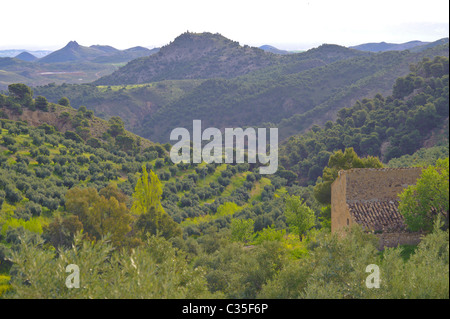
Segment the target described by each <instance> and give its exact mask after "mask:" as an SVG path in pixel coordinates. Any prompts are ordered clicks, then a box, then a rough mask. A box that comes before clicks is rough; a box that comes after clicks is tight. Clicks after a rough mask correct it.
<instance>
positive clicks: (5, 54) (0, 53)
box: [0, 49, 52, 58]
mask: <svg viewBox="0 0 450 319" xmlns="http://www.w3.org/2000/svg"><path fill="white" fill-rule="evenodd" d="M22 52H28V53H30V54H32V55H34V56H35V57H37V58H42V57H44V56H46V55H47V54H50V53H52V51H49V50H34V51H33V50H25V49H9V50H0V58H12V57H15V56H17V55H19V54H20V53H22Z"/></svg>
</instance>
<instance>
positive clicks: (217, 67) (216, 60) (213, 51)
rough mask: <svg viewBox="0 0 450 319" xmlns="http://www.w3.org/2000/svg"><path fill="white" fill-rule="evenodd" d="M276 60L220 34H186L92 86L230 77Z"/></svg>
mask: <svg viewBox="0 0 450 319" xmlns="http://www.w3.org/2000/svg"><path fill="white" fill-rule="evenodd" d="M278 57H279V56H278V55H275V54H272V53H268V52H265V51H263V50H261V49H259V48H253V47H249V46H240V45H239V43H238V42H235V41H231V40H229V39H227V38H225V37H223V36H222V35H220V34H212V33H200V34H197V33H189V32H187V33H184V34H182V35H180V36H178V37H177V38H176V39H175V40H174V41H173V42H172V43H170V44H168V45H166V46H164V47H162V48H161V49H160V50H159V52H158V53H157V54H154V55H151V56H149V57H144V58H141V59H136V60H133V61H131V62H130V63H128V64H127V65H126V66H124V67H122V68H120V69H119V70H117V71H116V72H114V73H113V74H111V75H109V76H106V77H103V78H101V79H99V80H97V81H96V82H95V84H99V85H119V84H140V83H148V82H155V81H162V80H181V79H207V78H217V77H222V78H232V77H236V76H239V75H243V74H247V73H249V72H251V71H254V70H257V69H261V68H264V67H267V66H270V65H274V64H276V63H277V62H278Z"/></svg>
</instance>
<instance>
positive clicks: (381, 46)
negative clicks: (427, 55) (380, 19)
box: [350, 41, 429, 52]
mask: <svg viewBox="0 0 450 319" xmlns="http://www.w3.org/2000/svg"><path fill="white" fill-rule="evenodd" d="M426 44H429V42H422V41H410V42H406V43H400V44H397V43H386V42H379V43H364V44H360V45H356V46H351V47H350V48H351V49H355V50H360V51H369V52H386V51H403V50H409V49H411V48H414V47H417V46H422V45H426Z"/></svg>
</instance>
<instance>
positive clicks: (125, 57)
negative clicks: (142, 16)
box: [92, 46, 159, 63]
mask: <svg viewBox="0 0 450 319" xmlns="http://www.w3.org/2000/svg"><path fill="white" fill-rule="evenodd" d="M158 51H159V48H154V49H151V50H149V49H147V48H144V47H140V46H137V47H133V48H129V49H126V50H123V51H121V50H117V49H116V51H111V52H110V53H109V54H108V55H102V56H99V57H97V58H95V59H93V60H92V62H94V63H126V62H129V61H131V60H134V59H138V58H140V57H144V56H149V55H152V54H155V53H158Z"/></svg>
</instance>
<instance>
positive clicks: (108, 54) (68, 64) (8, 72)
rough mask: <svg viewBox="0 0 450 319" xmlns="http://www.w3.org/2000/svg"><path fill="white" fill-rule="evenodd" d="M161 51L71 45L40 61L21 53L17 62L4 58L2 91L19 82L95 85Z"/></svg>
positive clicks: (0, 70) (0, 75)
mask: <svg viewBox="0 0 450 319" xmlns="http://www.w3.org/2000/svg"><path fill="white" fill-rule="evenodd" d="M158 50H159V49H158V48H155V49H152V50H150V49H147V48H144V47H133V48H129V49H126V50H118V49H116V48H113V47H111V46H107V45H93V46H90V47H86V46H82V45H79V44H78V43H77V42H76V41H71V42H69V43H68V44H67V45H66V46H65V47H64V48H62V49H60V50H57V51H55V52H52V53H50V54H48V55H46V56H45V57H43V58H40V59H37V58H38V56H33V55H31V54H30V53H29V52H25V51H23V52H18V53H17V54H16V56H15V58H12V57H0V90H4V89H6V88H7V86H8V84H11V83H17V82H21V83H24V84H26V85H30V86H36V85H45V84H49V83H57V84H62V83H77V84H79V83H88V82H92V81H94V80H96V79H98V78H100V77H102V76H105V75H107V74H111V73H112V72H113V71H115V70H116V69H117V68H118V67H119V66H121V65H124V64H125V63H127V62H129V61H131V60H133V59H136V58H140V57H143V56H149V55H151V54H153V53H156V52H158ZM12 52H13V51H11V52H10V53H12Z"/></svg>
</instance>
